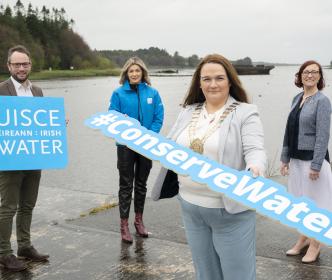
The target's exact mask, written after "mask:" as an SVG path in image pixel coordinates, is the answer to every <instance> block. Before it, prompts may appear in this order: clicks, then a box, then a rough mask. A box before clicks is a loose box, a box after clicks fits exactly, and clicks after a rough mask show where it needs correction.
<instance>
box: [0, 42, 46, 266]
mask: <svg viewBox="0 0 332 280" xmlns="http://www.w3.org/2000/svg"><path fill="white" fill-rule="evenodd" d="M7 66H8V69H9V72H10V74H11V77H10V78H9V79H8V80H7V81H5V82H2V83H0V95H6V96H30V97H42V96H43V93H42V90H41V89H40V88H38V87H36V86H33V85H32V84H31V82H30V81H29V80H28V77H29V73H30V71H31V59H30V53H29V51H28V50H27V49H26V48H25V47H24V46H20V45H18V46H15V47H13V48H11V49H9V51H8V61H7ZM0 107H1V104H0ZM40 176H41V171H40V170H16V171H0V197H1V205H0V265H2V266H4V267H5V268H7V269H8V270H11V271H21V270H24V269H26V268H27V266H26V264H25V263H24V262H23V261H21V260H19V259H20V258H21V259H29V260H31V261H46V260H47V259H48V258H49V256H48V255H44V254H40V253H39V252H38V251H37V250H36V249H35V248H34V247H33V246H32V245H31V240H30V227H31V220H32V210H33V208H34V206H35V204H36V201H37V196H38V188H39V181H40ZM16 213H17V216H16V235H17V245H18V250H17V256H18V257H16V256H15V255H14V254H13V250H12V248H11V243H10V237H11V234H12V224H13V218H14V216H15V214H16Z"/></svg>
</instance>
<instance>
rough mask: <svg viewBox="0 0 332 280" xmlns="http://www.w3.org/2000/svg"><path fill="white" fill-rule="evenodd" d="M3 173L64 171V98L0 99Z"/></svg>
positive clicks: (0, 139) (65, 157)
mask: <svg viewBox="0 0 332 280" xmlns="http://www.w3.org/2000/svg"><path fill="white" fill-rule="evenodd" d="M0 104H1V106H0V170H33V169H49V168H64V167H65V166H66V165H67V162H68V160H67V142H66V126H65V115H64V100H63V98H51V97H42V98H40V97H36V98H31V97H16V96H0Z"/></svg>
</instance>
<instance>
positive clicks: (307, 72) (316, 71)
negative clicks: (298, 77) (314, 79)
mask: <svg viewBox="0 0 332 280" xmlns="http://www.w3.org/2000/svg"><path fill="white" fill-rule="evenodd" d="M309 74H311V75H312V76H318V74H319V71H318V70H312V71H303V72H302V76H309Z"/></svg>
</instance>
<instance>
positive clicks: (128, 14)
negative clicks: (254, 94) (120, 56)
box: [0, 0, 332, 64]
mask: <svg viewBox="0 0 332 280" xmlns="http://www.w3.org/2000/svg"><path fill="white" fill-rule="evenodd" d="M21 1H22V3H23V4H24V5H25V7H27V6H28V3H29V2H31V3H32V4H33V6H34V7H36V6H37V7H40V8H41V7H42V5H46V7H47V8H52V7H55V8H61V7H63V8H64V9H65V10H66V12H67V15H68V17H69V18H72V19H74V21H75V25H74V30H75V31H76V32H78V33H79V34H80V35H81V36H82V37H83V38H84V39H85V41H86V42H87V43H88V44H89V46H90V47H91V48H92V49H97V50H103V49H107V50H108V49H127V50H128V49H138V48H148V47H151V46H154V47H159V48H163V49H166V50H167V51H168V52H169V53H171V54H173V53H174V51H179V53H180V55H183V56H189V55H192V54H197V55H199V56H204V55H206V54H208V53H213V52H217V53H220V54H223V55H224V56H226V57H227V58H229V59H232V60H233V59H239V58H243V57H245V56H249V57H251V58H252V60H254V61H267V62H283V63H302V62H304V61H305V60H308V59H316V60H318V61H319V62H320V63H322V64H329V63H330V61H331V60H332V1H331V0H316V1H313V0H228V1H225V0H94V1H92V0H33V1H29V0H21ZM0 2H1V3H2V4H4V5H6V4H9V5H10V6H12V7H13V6H14V5H15V3H16V0H0Z"/></svg>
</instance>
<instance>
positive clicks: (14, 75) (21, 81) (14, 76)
mask: <svg viewBox="0 0 332 280" xmlns="http://www.w3.org/2000/svg"><path fill="white" fill-rule="evenodd" d="M12 77H13V78H14V80H15V81H17V82H19V83H20V84H23V83H24V82H25V81H26V80H27V79H28V78H29V74H26V76H25V78H24V79H20V78H19V77H18V75H17V74H12Z"/></svg>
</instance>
